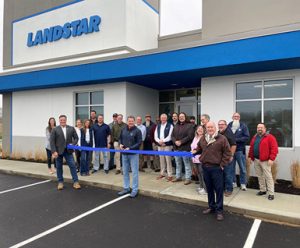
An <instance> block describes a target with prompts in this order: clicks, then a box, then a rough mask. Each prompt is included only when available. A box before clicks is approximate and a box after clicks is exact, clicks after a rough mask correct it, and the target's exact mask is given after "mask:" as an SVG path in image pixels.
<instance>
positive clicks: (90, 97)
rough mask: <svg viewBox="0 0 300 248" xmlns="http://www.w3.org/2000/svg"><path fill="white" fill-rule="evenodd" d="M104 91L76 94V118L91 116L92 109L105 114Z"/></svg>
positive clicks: (82, 118)
mask: <svg viewBox="0 0 300 248" xmlns="http://www.w3.org/2000/svg"><path fill="white" fill-rule="evenodd" d="M103 94H104V93H103V91H95V92H84V93H76V94H75V99H76V100H75V119H81V120H85V119H88V118H90V111H91V110H95V111H96V112H97V114H104V106H103Z"/></svg>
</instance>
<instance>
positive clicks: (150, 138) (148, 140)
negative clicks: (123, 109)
mask: <svg viewBox="0 0 300 248" xmlns="http://www.w3.org/2000/svg"><path fill="white" fill-rule="evenodd" d="M143 125H144V126H145V127H146V138H145V140H144V144H145V143H147V144H150V145H151V146H152V143H153V142H154V132H153V129H154V130H155V127H156V124H155V123H154V122H153V121H150V125H149V126H148V127H147V126H146V122H144V123H143Z"/></svg>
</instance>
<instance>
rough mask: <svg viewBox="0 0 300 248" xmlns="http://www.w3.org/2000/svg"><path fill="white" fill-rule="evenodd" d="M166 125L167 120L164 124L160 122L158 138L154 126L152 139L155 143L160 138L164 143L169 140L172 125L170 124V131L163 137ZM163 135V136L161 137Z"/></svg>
mask: <svg viewBox="0 0 300 248" xmlns="http://www.w3.org/2000/svg"><path fill="white" fill-rule="evenodd" d="M166 126H167V122H166V123H165V124H160V137H161V138H160V139H159V138H158V132H157V128H158V125H157V127H156V128H155V132H154V139H155V141H156V142H157V143H159V141H160V140H162V141H163V142H164V143H166V142H168V141H171V135H172V132H173V125H170V132H169V135H168V136H167V137H165V128H166ZM162 137H163V138H162Z"/></svg>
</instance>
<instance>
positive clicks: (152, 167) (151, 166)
mask: <svg viewBox="0 0 300 248" xmlns="http://www.w3.org/2000/svg"><path fill="white" fill-rule="evenodd" d="M150 168H151V169H152V170H155V167H154V164H153V160H151V165H150Z"/></svg>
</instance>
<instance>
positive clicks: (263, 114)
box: [236, 79, 293, 147]
mask: <svg viewBox="0 0 300 248" xmlns="http://www.w3.org/2000/svg"><path fill="white" fill-rule="evenodd" d="M262 85H263V86H264V87H263V88H262ZM236 88H237V89H236V94H237V96H236V99H237V100H236V111H237V112H239V113H240V114H241V121H243V122H245V123H246V124H247V125H248V128H249V132H250V136H251V137H253V135H254V134H255V133H256V126H257V124H258V123H259V122H264V123H265V124H266V126H267V131H268V132H269V133H271V134H273V135H274V136H275V137H276V140H277V142H278V145H279V147H292V146H293V80H292V79H283V80H265V81H262V82H249V83H238V84H237V86H236ZM260 96H263V97H262V99H261V98H260ZM271 99H272V100H271Z"/></svg>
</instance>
